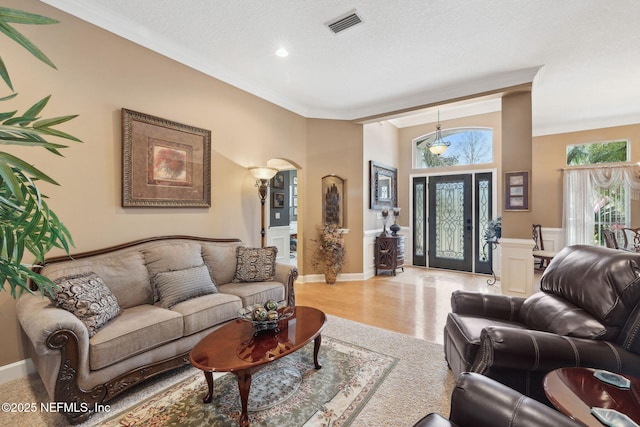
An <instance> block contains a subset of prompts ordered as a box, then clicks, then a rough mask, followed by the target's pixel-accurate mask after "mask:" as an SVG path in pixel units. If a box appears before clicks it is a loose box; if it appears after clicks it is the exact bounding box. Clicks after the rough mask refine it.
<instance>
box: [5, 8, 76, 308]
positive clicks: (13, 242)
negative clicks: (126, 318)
mask: <svg viewBox="0 0 640 427" xmlns="http://www.w3.org/2000/svg"><path fill="white" fill-rule="evenodd" d="M57 22H58V21H56V20H54V19H51V18H47V17H45V16H40V15H36V14H32V13H29V12H25V11H21V10H16V9H9V8H4V7H0V32H1V33H2V34H4V35H5V36H7V37H9V39H11V40H13V41H15V42H16V43H18V44H20V45H21V46H22V47H24V48H25V49H26V50H27V51H28V52H29V53H31V54H32V55H33V56H35V57H36V58H37V59H39V60H40V61H42V62H44V63H45V64H47V65H49V66H51V67H52V68H54V69H55V65H54V64H53V63H52V62H51V60H50V59H49V58H47V56H46V55H45V54H44V53H43V52H42V51H41V50H40V49H38V47H37V46H36V45H34V44H33V43H32V42H31V41H30V40H29V39H28V38H26V37H25V36H24V35H23V34H21V33H20V32H18V31H17V30H16V29H15V28H14V27H13V26H12V24H31V25H47V24H55V23H57ZM0 77H2V80H3V81H4V83H5V84H6V85H7V87H8V88H9V90H10V92H11V93H10V94H8V95H6V96H3V97H0V102H3V103H7V102H10V101H11V100H13V99H15V98H16V96H17V95H18V94H17V93H16V92H15V90H14V87H13V84H12V82H11V78H10V76H9V72H8V70H7V67H6V66H5V63H4V61H3V59H2V58H0ZM49 99H50V96H46V97H44V98H43V99H41V100H40V101H38V102H36V103H35V104H34V105H33V106H31V107H30V108H28V109H27V110H26V111H25V112H23V113H19V112H18V110H15V109H12V108H10V109H9V110H8V111H5V112H2V111H0V144H2V145H15V146H21V147H33V148H44V149H46V150H48V151H49V152H51V153H53V154H55V155H61V154H60V152H59V151H58V150H60V149H62V148H66V147H67V146H66V145H62V144H59V143H55V142H51V141H50V137H54V138H60V139H64V140H69V141H77V142H80V140H79V139H77V138H76V137H74V136H72V135H69V134H67V133H65V132H62V131H60V130H59V129H57V128H56V126H58V125H60V124H62V123H65V122H67V121H69V120H71V119H73V118H75V117H76V115H69V116H62V117H53V118H43V117H42V111H43V110H44V108H45V107H46V105H47V103H48V102H49ZM0 110H4V109H1V108H0ZM39 182H47V183H50V184H54V185H58V183H57V182H56V181H55V180H54V179H53V178H51V177H50V176H48V175H47V174H46V173H44V172H43V171H41V170H40V169H38V168H36V167H35V166H33V165H31V164H29V163H28V162H26V161H24V160H22V159H20V158H18V157H16V156H14V155H12V154H9V153H7V152H4V151H0V283H2V288H1V289H6V288H5V284H8V285H9V291H10V292H11V296H12V297H14V298H16V297H18V296H19V295H20V294H22V292H23V291H28V292H31V291H30V289H29V286H28V282H29V280H31V281H33V283H35V284H36V285H37V287H38V288H39V290H40V292H42V293H43V294H44V293H45V292H48V293H51V292H52V288H53V286H54V284H53V282H51V280H50V279H47V278H45V277H43V276H40V275H39V274H37V273H35V272H33V271H32V270H31V267H32V266H33V265H32V264H28V263H24V262H23V259H24V258H25V257H26V256H27V252H29V253H31V254H32V255H33V256H34V258H35V261H34V262H35V263H38V262H42V261H44V258H45V255H46V254H47V253H48V252H49V251H50V250H51V249H52V248H54V247H58V248H62V249H64V250H65V251H67V253H68V252H69V246H70V245H73V240H72V238H71V235H70V233H69V230H67V228H66V227H65V226H64V225H63V224H62V222H61V221H60V220H59V219H58V216H57V215H56V214H55V213H54V212H53V211H52V210H51V209H49V206H48V205H47V203H46V196H45V195H44V194H42V193H41V191H40V189H39V188H38V183H39Z"/></svg>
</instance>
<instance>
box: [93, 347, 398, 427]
mask: <svg viewBox="0 0 640 427" xmlns="http://www.w3.org/2000/svg"><path fill="white" fill-rule="evenodd" d="M318 359H319V362H320V364H321V365H322V369H319V370H316V369H315V368H314V364H313V342H311V343H309V344H308V345H307V346H305V347H304V348H302V349H300V350H298V351H297V352H295V353H292V354H290V355H288V356H286V357H284V358H282V359H279V360H277V361H276V362H273V363H271V364H269V365H267V367H265V368H264V369H263V370H261V371H259V372H258V373H256V374H255V375H254V377H253V381H252V387H251V393H250V395H249V408H250V409H252V408H254V409H256V410H254V411H250V412H249V422H250V425H251V426H278V427H287V426H291V427H293V426H296V427H298V426H305V427H311V426H334V427H337V426H348V425H349V424H351V422H352V421H353V419H354V418H355V417H356V415H358V413H359V412H360V410H362V408H363V407H364V406H365V405H366V403H367V401H368V400H369V398H370V397H371V396H372V395H373V394H374V393H375V391H376V389H377V388H378V386H380V385H381V384H382V383H383V381H384V379H385V377H386V376H387V375H388V374H389V372H391V370H392V369H393V368H394V366H395V365H396V363H397V361H398V359H396V358H394V357H391V356H388V355H385V354H381V353H377V352H374V351H371V350H368V349H365V348H362V347H358V346H355V345H353V344H348V343H346V342H343V341H340V340H337V339H334V338H331V337H326V336H323V337H322V346H321V347H320V353H319V356H318ZM291 371H297V372H299V373H300V374H301V378H302V381H301V382H299V383H295V384H293V385H292V384H291V383H290V381H289V379H287V378H284V377H283V378H282V379H278V376H279V375H280V373H282V375H284V376H285V377H286V376H287V375H288V374H287V373H290V372H291ZM260 376H261V377H262V380H260V378H259V377H260ZM293 376H294V377H295V375H293ZM294 382H295V379H294ZM254 387H255V390H254ZM275 387H285V388H286V387H293V392H292V393H289V394H290V396H289V397H288V398H286V396H285V398H284V400H282V399H279V400H282V402H281V403H277V404H275V405H272V404H269V399H270V398H271V396H272V395H273V394H274V393H273V391H274V388H275ZM206 392H207V383H206V381H205V379H204V375H203V374H202V373H198V374H197V375H193V376H191V377H189V378H187V379H186V380H184V381H182V382H180V383H178V384H175V385H173V386H171V387H169V388H168V389H166V390H164V391H161V392H159V393H157V394H156V395H154V396H152V397H150V398H149V399H147V400H145V401H144V402H142V403H140V404H137V405H136V406H135V407H133V408H129V409H127V410H125V411H124V412H121V413H119V414H117V415H115V416H112V417H110V418H109V419H107V420H105V421H103V422H102V423H101V424H99V425H100V426H143V425H144V426H167V425H181V426H189V425H193V426H202V425H208V426H237V425H238V420H239V417H240V397H239V393H238V383H237V380H236V377H235V375H233V374H229V373H227V374H214V395H213V401H212V403H209V404H205V403H202V397H203V396H204V395H205V394H206ZM275 394H278V395H279V393H275ZM252 402H254V403H252ZM265 402H266V403H265Z"/></svg>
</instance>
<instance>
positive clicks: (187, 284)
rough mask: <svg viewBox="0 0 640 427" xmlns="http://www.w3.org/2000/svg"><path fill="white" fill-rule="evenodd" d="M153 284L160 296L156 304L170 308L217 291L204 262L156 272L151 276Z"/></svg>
mask: <svg viewBox="0 0 640 427" xmlns="http://www.w3.org/2000/svg"><path fill="white" fill-rule="evenodd" d="M153 284H154V286H155V288H156V291H157V292H158V297H159V298H160V301H159V302H158V305H160V307H163V308H171V307H173V306H174V305H176V304H178V303H180V302H183V301H186V300H189V299H192V298H196V297H199V296H202V295H208V294H214V293H216V292H218V288H216V285H215V283H213V281H212V280H211V276H210V275H209V269H208V268H207V266H206V265H204V264H203V265H200V266H198V267H191V268H185V269H183V270H174V271H165V272H162V273H157V274H156V275H155V276H154V277H153Z"/></svg>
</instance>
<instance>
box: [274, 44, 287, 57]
mask: <svg viewBox="0 0 640 427" xmlns="http://www.w3.org/2000/svg"><path fill="white" fill-rule="evenodd" d="M276 55H278V56H279V57H280V58H284V57H286V56H289V51H287V49H285V48H283V47H281V48H279V49H278V50H276Z"/></svg>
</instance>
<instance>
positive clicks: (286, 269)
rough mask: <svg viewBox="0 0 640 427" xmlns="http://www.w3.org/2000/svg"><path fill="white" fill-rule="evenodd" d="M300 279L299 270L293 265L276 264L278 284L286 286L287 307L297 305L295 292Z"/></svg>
mask: <svg viewBox="0 0 640 427" xmlns="http://www.w3.org/2000/svg"><path fill="white" fill-rule="evenodd" d="M297 278H298V269H297V268H296V267H294V266H292V265H291V264H283V263H276V277H275V280H276V282H280V283H282V284H284V287H285V295H284V299H285V301H286V302H287V305H290V306H294V305H296V293H295V290H294V283H295V282H296V279H297Z"/></svg>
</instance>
